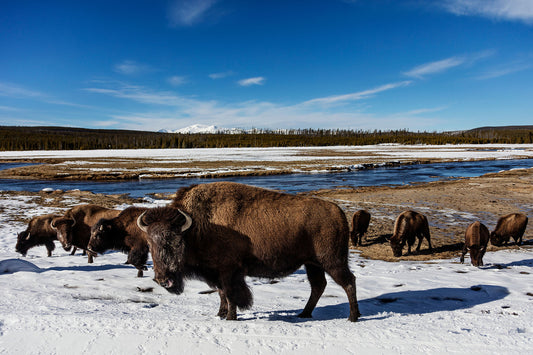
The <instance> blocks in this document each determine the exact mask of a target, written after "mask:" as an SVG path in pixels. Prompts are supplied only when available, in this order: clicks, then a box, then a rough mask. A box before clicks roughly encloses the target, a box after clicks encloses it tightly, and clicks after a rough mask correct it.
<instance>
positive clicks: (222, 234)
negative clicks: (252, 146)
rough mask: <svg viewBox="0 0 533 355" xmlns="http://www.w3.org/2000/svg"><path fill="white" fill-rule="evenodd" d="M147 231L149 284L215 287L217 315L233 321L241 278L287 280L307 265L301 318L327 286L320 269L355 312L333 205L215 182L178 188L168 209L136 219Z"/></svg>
mask: <svg viewBox="0 0 533 355" xmlns="http://www.w3.org/2000/svg"><path fill="white" fill-rule="evenodd" d="M138 224H139V226H140V227H141V228H142V229H144V230H145V231H146V233H147V240H148V244H149V246H150V252H151V253H152V260H153V263H154V272H155V279H154V280H155V281H156V282H157V283H159V285H161V286H163V287H164V288H166V289H167V290H168V291H170V292H174V293H178V294H179V293H181V292H182V291H183V279H184V278H185V277H195V278H199V279H201V280H204V281H206V282H207V284H209V285H210V286H212V287H216V288H217V289H218V290H219V295H220V301H221V302H220V309H219V312H218V315H219V316H221V317H225V318H226V319H228V320H235V319H237V311H236V308H237V307H239V308H240V309H248V308H250V307H251V305H252V294H251V292H250V289H249V288H248V285H247V284H246V282H245V276H253V277H265V278H276V277H283V276H287V275H289V274H291V273H293V272H294V271H296V270H297V269H298V268H299V267H300V266H301V265H305V267H306V271H307V278H308V280H309V282H310V284H311V296H310V298H309V300H308V301H307V304H306V305H305V308H304V309H303V311H302V312H301V313H300V314H299V317H303V318H310V317H311V313H312V311H313V309H314V308H315V306H316V304H317V302H318V300H319V298H320V296H321V295H322V293H323V291H324V289H325V287H326V278H325V272H327V273H328V274H329V275H330V276H331V277H332V278H333V280H335V282H336V283H338V284H339V285H341V286H342V287H343V288H344V291H345V292H346V294H347V296H348V301H349V303H350V316H349V318H348V319H349V320H350V321H356V320H357V319H358V318H359V316H360V313H359V307H358V303H357V297H356V288H355V276H354V275H353V274H352V272H351V271H350V269H349V267H348V242H349V227H348V221H347V220H346V216H345V215H344V212H343V211H342V210H341V209H340V208H339V207H338V206H337V205H335V204H334V203H331V202H327V201H324V200H320V199H316V198H309V197H301V196H294V195H289V194H284V193H280V192H275V191H271V190H266V189H262V188H258V187H253V186H248V185H243V184H237V183H231V182H215V183H209V184H202V185H194V186H191V187H189V188H182V189H180V190H179V191H178V192H177V195H176V197H175V198H174V201H173V203H172V204H171V206H170V207H159V208H155V209H150V210H148V211H147V212H146V213H144V214H142V215H141V216H140V217H139V219H138Z"/></svg>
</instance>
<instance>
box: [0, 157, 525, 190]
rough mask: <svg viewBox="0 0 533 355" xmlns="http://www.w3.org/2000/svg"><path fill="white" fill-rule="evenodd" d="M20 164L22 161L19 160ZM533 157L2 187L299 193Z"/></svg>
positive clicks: (486, 168)
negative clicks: (230, 185) (209, 187)
mask: <svg viewBox="0 0 533 355" xmlns="http://www.w3.org/2000/svg"><path fill="white" fill-rule="evenodd" d="M19 165H21V164H19ZM13 167H15V166H14V164H3V163H0V169H7V168H13ZM531 167H533V159H513V160H486V161H464V162H450V163H433V164H418V165H402V166H396V167H379V168H374V169H367V170H354V171H349V172H336V173H316V174H289V175H268V176H240V177H225V178H210V179H202V178H176V179H142V180H139V181H137V180H135V181H112V182H108V181H63V180H53V181H43V180H16V179H13V180H12V179H0V190H7V191H40V190H42V189H44V188H52V189H59V190H65V191H66V190H75V189H79V190H83V191H91V192H94V193H103V194H125V193H126V194H129V195H130V196H131V197H143V196H146V195H149V194H152V193H172V192H174V191H176V190H177V189H178V188H180V187H182V186H188V185H191V184H201V183H206V182H212V181H222V180H224V181H234V182H240V183H244V184H250V185H255V186H261V187H265V188H270V189H276V190H283V191H286V192H290V193H298V192H305V191H312V190H319V189H331V188H338V187H344V186H347V187H357V186H395V185H406V184H412V183H417V182H429V181H436V180H447V179H456V178H460V177H473V176H480V175H483V174H486V173H491V172H498V171H502V170H510V169H518V168H531Z"/></svg>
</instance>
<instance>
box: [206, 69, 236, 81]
mask: <svg viewBox="0 0 533 355" xmlns="http://www.w3.org/2000/svg"><path fill="white" fill-rule="evenodd" d="M234 74H235V73H233V72H232V71H231V70H228V71H225V72H220V73H213V74H209V77H210V78H211V79H213V80H217V79H224V78H227V77H228V76H232V75H234Z"/></svg>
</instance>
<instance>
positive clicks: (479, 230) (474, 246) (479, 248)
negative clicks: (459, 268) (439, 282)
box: [460, 221, 489, 266]
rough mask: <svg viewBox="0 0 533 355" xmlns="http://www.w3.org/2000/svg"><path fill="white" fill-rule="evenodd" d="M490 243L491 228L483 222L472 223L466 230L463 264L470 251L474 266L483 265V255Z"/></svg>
mask: <svg viewBox="0 0 533 355" xmlns="http://www.w3.org/2000/svg"><path fill="white" fill-rule="evenodd" d="M488 243H489V230H488V229H487V227H485V225H484V224H483V223H481V222H478V221H476V222H474V223H471V224H470V225H469V226H468V228H467V229H466V232H465V245H464V247H463V252H462V253H461V259H460V260H461V264H462V263H464V262H465V255H466V253H467V252H468V251H470V260H471V261H472V265H474V266H483V255H485V252H486V251H487V244H488Z"/></svg>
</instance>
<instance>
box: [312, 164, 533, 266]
mask: <svg viewBox="0 0 533 355" xmlns="http://www.w3.org/2000/svg"><path fill="white" fill-rule="evenodd" d="M312 194H313V195H316V196H319V197H322V198H326V199H330V200H333V201H335V202H336V203H338V204H339V205H341V206H342V207H343V208H344V210H345V211H346V215H347V217H348V219H349V220H350V222H351V218H352V216H353V213H354V212H355V211H356V210H359V209H366V210H367V211H369V212H370V213H371V215H372V218H371V220H370V226H369V229H368V232H367V234H366V235H365V237H364V239H363V243H362V245H361V246H358V247H355V246H352V250H353V251H354V252H355V251H359V252H360V253H361V256H363V257H366V258H371V259H381V260H387V261H398V260H431V259H447V258H452V257H456V256H458V255H460V253H461V250H462V247H463V241H464V232H465V230H466V227H467V226H468V225H469V224H470V223H472V222H474V221H476V220H479V221H481V222H482V223H484V224H485V225H486V226H487V228H489V230H493V229H494V227H495V226H496V222H497V219H498V218H499V217H500V216H503V215H505V214H508V213H512V212H523V213H525V214H526V215H528V216H529V217H530V219H531V216H533V169H527V170H526V169H521V170H513V171H507V172H501V173H495V174H486V175H483V176H481V177H475V178H465V179H460V180H455V181H443V182H431V183H425V184H418V185H414V186H401V187H361V188H354V189H336V190H323V191H316V192H313V193H312ZM407 209H413V210H415V211H418V212H420V213H423V214H424V215H426V216H427V217H428V221H429V226H430V231H431V242H432V245H433V253H432V254H430V253H429V251H428V245H427V242H426V241H425V240H424V241H423V242H422V247H421V250H420V253H416V250H415V249H416V245H417V244H416V243H415V245H414V247H413V250H412V251H413V254H412V255H405V254H406V253H407V247H405V249H404V256H402V257H401V258H395V257H394V256H393V255H392V250H391V248H390V244H389V242H388V238H390V236H392V233H393V228H394V220H395V219H396V217H397V216H398V215H399V214H400V213H401V212H402V211H405V210H407ZM532 238H533V225H532V223H529V224H528V227H527V229H526V232H525V234H524V241H525V243H524V244H525V245H523V246H521V247H526V248H527V247H531V245H533V240H532ZM504 248H512V249H518V248H520V247H519V246H516V245H514V243H510V245H509V246H506V247H494V246H492V245H490V243H489V248H488V250H489V251H494V250H499V249H504Z"/></svg>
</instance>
